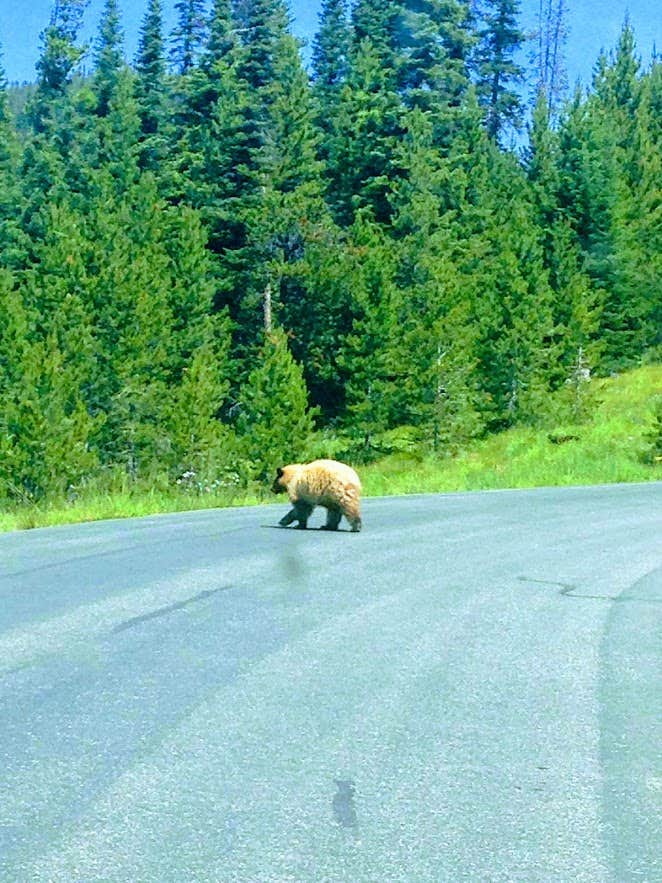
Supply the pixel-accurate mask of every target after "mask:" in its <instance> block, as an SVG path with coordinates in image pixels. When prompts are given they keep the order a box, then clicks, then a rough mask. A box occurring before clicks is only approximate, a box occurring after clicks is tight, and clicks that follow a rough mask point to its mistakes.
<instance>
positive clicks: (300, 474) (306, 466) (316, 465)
mask: <svg viewBox="0 0 662 883" xmlns="http://www.w3.org/2000/svg"><path fill="white" fill-rule="evenodd" d="M271 489H272V491H273V492H274V493H275V494H282V493H287V494H288V496H289V498H290V502H291V503H292V509H291V510H290V511H289V512H288V513H287V515H285V517H284V518H281V520H280V521H279V522H278V523H279V524H280V526H281V527H287V526H288V525H290V524H292V522H293V521H297V522H298V524H297V528H298V529H299V530H305V529H306V527H307V526H308V519H309V518H310V515H311V513H312V511H313V509H314V508H315V506H324V508H325V509H326V510H327V515H326V524H325V525H324V526H323V527H322V528H321V529H322V530H338V525H339V524H340V519H341V518H342V516H343V515H344V516H345V518H346V519H347V521H348V522H349V524H350V526H351V529H352V531H353V532H356V531H359V530H361V481H360V479H359V477H358V475H357V474H356V472H355V471H354V470H353V469H352V467H351V466H347V465H346V464H345V463H338V462H337V461H336V460H314V461H313V462H312V463H290V464H289V466H279V467H278V469H277V470H276V480H275V481H274V483H273V486H272V488H271Z"/></svg>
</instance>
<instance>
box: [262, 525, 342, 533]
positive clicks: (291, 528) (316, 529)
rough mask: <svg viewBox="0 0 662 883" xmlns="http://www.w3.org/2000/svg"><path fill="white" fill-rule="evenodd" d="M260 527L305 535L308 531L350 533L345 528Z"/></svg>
mask: <svg viewBox="0 0 662 883" xmlns="http://www.w3.org/2000/svg"><path fill="white" fill-rule="evenodd" d="M261 527H269V528H273V529H274V530H292V531H296V532H297V533H306V532H307V531H310V533H352V531H351V530H350V529H349V528H347V527H338V528H336V530H325V529H324V527H323V526H322V527H307V528H306V529H305V530H301V529H300V528H298V527H290V526H289V525H284V524H262V525H261Z"/></svg>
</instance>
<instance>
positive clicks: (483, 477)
mask: <svg viewBox="0 0 662 883" xmlns="http://www.w3.org/2000/svg"><path fill="white" fill-rule="evenodd" d="M593 383H595V384H596V389H595V395H596V397H597V400H598V406H597V408H596V410H595V412H594V414H593V416H592V418H591V419H590V420H589V421H587V422H585V423H580V424H571V423H564V424H561V423H558V424H550V425H548V426H546V427H544V428H536V429H533V428H516V429H511V430H509V431H507V432H503V433H500V434H499V435H494V436H490V437H489V438H486V439H484V440H482V441H479V442H476V443H474V444H473V445H471V446H470V447H468V448H467V449H466V450H464V451H462V452H461V453H459V454H457V455H456V456H453V457H441V458H439V457H432V456H430V455H426V454H425V453H422V452H400V453H394V454H391V455H390V456H387V457H384V458H382V459H381V460H378V461H377V462H375V463H372V464H370V465H368V466H364V467H362V468H361V470H360V471H361V478H362V481H363V485H364V488H365V493H366V495H368V496H381V495H389V494H410V493H433V492H441V491H467V490H469V491H471V490H490V489H500V488H527V487H539V486H552V485H588V484H608V483H612V482H633V481H650V480H655V479H658V480H659V479H662V463H661V462H660V461H659V460H656V459H655V457H651V456H647V453H648V452H650V451H651V450H652V449H653V448H654V443H653V441H652V440H651V439H650V438H649V435H650V432H651V430H652V427H653V425H654V403H655V400H656V397H658V398H659V396H660V395H662V365H648V366H646V367H643V368H639V369H636V370H634V371H630V372H628V373H626V374H622V375H620V376H618V377H613V378H607V379H605V380H596V381H593ZM269 499H273V498H272V497H271V495H270V494H269V490H268V488H266V487H260V486H254V487H252V488H248V489H245V490H241V489H239V488H236V489H228V488H219V489H218V490H212V491H211V492H205V493H191V492H190V491H182V490H181V489H177V488H162V487H161V488H157V487H153V486H152V487H149V486H144V487H140V486H139V487H130V486H124V487H118V488H116V489H115V490H113V491H99V490H98V489H96V490H95V489H94V488H89V489H87V490H86V491H82V492H81V493H80V495H79V497H78V498H77V499H75V500H54V501H51V502H49V503H48V504H43V505H33V506H18V507H16V508H14V509H11V510H8V511H5V512H0V531H8V530H21V529H26V528H33V527H46V526H49V525H55V524H66V523H75V522H81V521H96V520H99V519H105V518H129V517H136V516H141V515H153V514H155V513H158V512H181V511H185V510H190V509H205V508H216V507H219V508H223V507H227V506H238V505H252V504H255V503H262V502H266V501H267V500H269Z"/></svg>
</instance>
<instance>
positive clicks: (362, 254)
mask: <svg viewBox="0 0 662 883" xmlns="http://www.w3.org/2000/svg"><path fill="white" fill-rule="evenodd" d="M350 232H351V239H350V243H351V244H350V248H351V257H352V260H351V261H350V262H349V266H348V273H349V274H350V275H349V279H348V282H349V284H350V286H351V294H352V303H351V306H350V314H351V316H352V319H353V320H352V327H351V329H350V330H349V332H348V333H347V335H346V337H345V338H344V340H343V341H342V343H341V349H340V352H339V353H338V356H337V359H338V364H339V366H340V368H341V370H342V371H343V373H344V376H345V377H346V381H345V395H346V401H347V427H348V430H349V431H350V433H351V435H352V436H354V439H355V443H356V444H357V445H358V446H359V452H360V453H359V452H357V454H358V455H359V456H364V457H367V458H369V457H370V456H371V454H372V451H373V450H374V447H375V440H376V437H378V436H379V435H380V434H381V433H382V432H384V431H385V430H386V429H388V428H390V425H391V421H390V418H391V413H392V409H391V395H392V392H393V389H394V385H395V384H397V383H398V381H399V378H398V377H397V375H396V374H395V372H394V364H393V357H392V347H391V343H392V341H393V335H394V333H396V324H395V312H394V305H395V286H394V274H395V266H394V259H393V255H392V250H391V249H390V248H389V243H388V239H387V236H386V234H385V233H384V232H383V230H381V229H380V227H379V226H378V225H377V224H375V222H374V220H373V219H372V218H371V217H370V212H368V211H363V212H359V213H358V214H357V217H356V220H355V221H354V224H353V226H352V229H351V231H350Z"/></svg>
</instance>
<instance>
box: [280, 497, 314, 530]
mask: <svg viewBox="0 0 662 883" xmlns="http://www.w3.org/2000/svg"><path fill="white" fill-rule="evenodd" d="M312 511H313V507H312V506H311V505H310V504H309V503H304V502H303V501H302V500H297V502H296V503H295V504H294V506H293V507H292V508H291V509H290V511H289V512H288V513H287V515H285V516H284V517H283V518H281V520H280V521H279V522H278V523H279V524H280V526H281V527H287V526H288V525H289V524H292V522H293V521H298V522H299V523H298V524H297V528H298V530H305V529H306V528H307V527H308V519H309V518H310V515H311V512H312Z"/></svg>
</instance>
